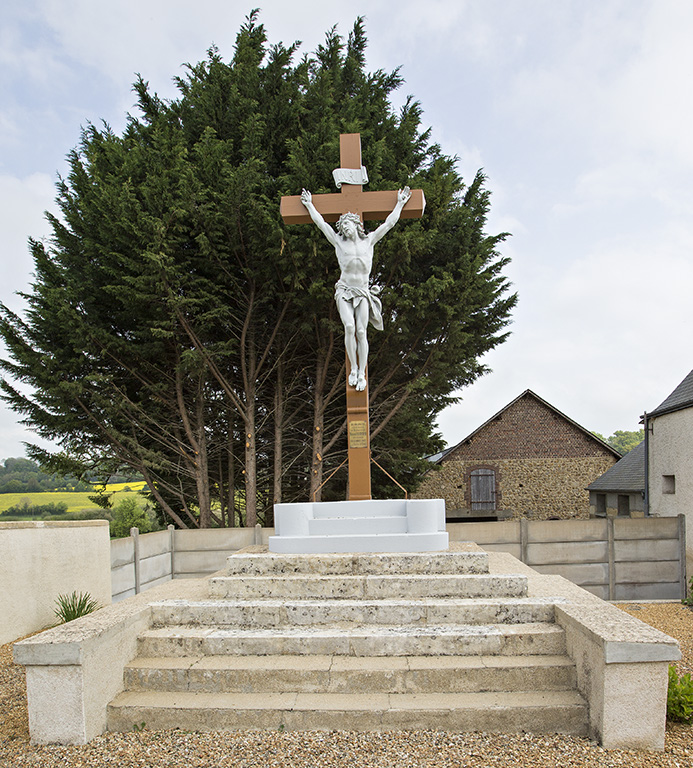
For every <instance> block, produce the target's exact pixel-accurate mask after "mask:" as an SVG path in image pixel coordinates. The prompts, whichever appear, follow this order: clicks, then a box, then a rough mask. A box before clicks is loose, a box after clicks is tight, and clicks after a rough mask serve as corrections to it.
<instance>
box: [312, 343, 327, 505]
mask: <svg viewBox="0 0 693 768" xmlns="http://www.w3.org/2000/svg"><path fill="white" fill-rule="evenodd" d="M327 368H328V366H327V360H326V355H325V353H324V352H323V351H319V352H318V359H317V361H316V363H315V393H314V396H313V447H312V454H311V456H312V460H311V467H310V497H309V499H310V501H313V500H315V501H320V500H321V498H322V489H321V488H320V486H321V485H322V475H323V472H322V467H323V444H324V440H323V437H324V426H325V378H326V376H327Z"/></svg>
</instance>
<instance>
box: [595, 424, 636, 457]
mask: <svg viewBox="0 0 693 768" xmlns="http://www.w3.org/2000/svg"><path fill="white" fill-rule="evenodd" d="M592 434H593V435H596V436H597V437H598V438H599V439H600V440H603V441H604V442H605V443H608V444H609V445H610V446H611V447H612V448H615V449H616V450H617V451H618V452H619V453H620V454H621V455H622V456H625V455H626V454H627V453H628V452H629V451H632V450H633V448H635V447H636V446H638V445H640V443H642V441H643V440H644V439H645V431H644V430H643V429H639V430H637V431H635V432H628V431H627V430H623V429H617V430H616V431H615V432H614V434H613V435H611V436H610V437H604V435H601V434H600V433H599V432H593V433H592Z"/></svg>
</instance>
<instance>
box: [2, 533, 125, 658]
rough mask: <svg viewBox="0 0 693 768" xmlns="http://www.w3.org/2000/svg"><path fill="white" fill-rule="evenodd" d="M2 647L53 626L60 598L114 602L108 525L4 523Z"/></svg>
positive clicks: (102, 602)
mask: <svg viewBox="0 0 693 768" xmlns="http://www.w3.org/2000/svg"><path fill="white" fill-rule="evenodd" d="M0 563H2V574H3V576H2V590H0V617H1V618H0V644H2V643H7V642H10V641H11V640H15V639H16V638H18V637H21V636H22V635H28V634H29V633H31V632H36V631H37V630H39V629H44V628H45V627H49V626H51V625H52V624H55V623H56V621H57V619H56V617H55V614H54V610H55V606H56V603H55V601H56V598H57V597H58V595H60V594H70V593H72V592H89V593H90V594H91V596H92V597H93V598H94V599H95V600H96V601H97V602H98V603H99V604H100V605H108V604H110V602H111V573H110V545H109V538H108V521H106V520H84V521H80V522H72V521H43V520H41V521H37V522H8V523H0Z"/></svg>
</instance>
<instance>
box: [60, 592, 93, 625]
mask: <svg viewBox="0 0 693 768" xmlns="http://www.w3.org/2000/svg"><path fill="white" fill-rule="evenodd" d="M55 602H56V603H57V607H56V609H55V611H54V613H55V615H56V616H57V617H58V618H59V619H60V623H61V624H65V623H67V622H68V621H72V620H73V619H78V618H79V617H80V616H86V615H87V614H88V613H93V612H94V611H96V610H97V609H98V608H100V607H101V606H100V605H99V604H98V603H97V602H96V600H94V598H93V597H92V596H91V595H90V594H89V593H88V592H80V593H79V594H77V592H72V593H71V594H69V595H58V597H57V599H56V601H55Z"/></svg>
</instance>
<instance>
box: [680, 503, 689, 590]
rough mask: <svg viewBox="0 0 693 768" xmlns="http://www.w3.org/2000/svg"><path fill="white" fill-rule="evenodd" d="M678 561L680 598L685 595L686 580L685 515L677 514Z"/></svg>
mask: <svg viewBox="0 0 693 768" xmlns="http://www.w3.org/2000/svg"><path fill="white" fill-rule="evenodd" d="M678 518H679V561H680V563H681V571H680V573H681V599H682V600H683V599H684V598H686V597H687V592H688V581H687V576H688V574H687V573H686V516H685V515H679V516H678Z"/></svg>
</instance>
